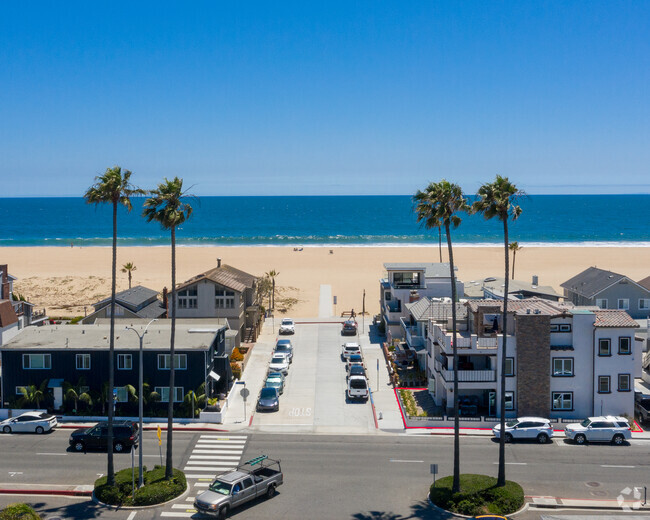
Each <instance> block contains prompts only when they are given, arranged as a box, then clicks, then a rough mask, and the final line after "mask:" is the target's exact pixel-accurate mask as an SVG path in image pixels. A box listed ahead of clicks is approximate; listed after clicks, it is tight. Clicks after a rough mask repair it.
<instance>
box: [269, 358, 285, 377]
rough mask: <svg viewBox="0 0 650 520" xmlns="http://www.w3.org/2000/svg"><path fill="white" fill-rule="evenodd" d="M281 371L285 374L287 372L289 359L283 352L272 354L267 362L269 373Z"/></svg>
mask: <svg viewBox="0 0 650 520" xmlns="http://www.w3.org/2000/svg"><path fill="white" fill-rule="evenodd" d="M272 372H282V373H283V374H284V375H285V376H286V375H288V374H289V360H288V359H287V356H286V355H285V354H280V353H277V354H273V356H272V357H271V362H270V363H269V373H272Z"/></svg>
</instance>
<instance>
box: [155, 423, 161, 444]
mask: <svg viewBox="0 0 650 520" xmlns="http://www.w3.org/2000/svg"><path fill="white" fill-rule="evenodd" d="M156 435H158V446H162V437H161V430H160V426H158V432H157V434H156Z"/></svg>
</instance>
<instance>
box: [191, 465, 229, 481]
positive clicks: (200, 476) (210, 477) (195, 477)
mask: <svg viewBox="0 0 650 520" xmlns="http://www.w3.org/2000/svg"><path fill="white" fill-rule="evenodd" d="M201 469H203V468H199V470H201ZM217 473H223V471H216V472H215V471H213V472H211V473H203V474H198V473H197V474H191V475H185V478H186V479H193V480H203V481H204V482H207V483H208V484H209V483H210V482H212V480H213V479H214V477H215V475H216V474H217Z"/></svg>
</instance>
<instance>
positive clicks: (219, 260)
mask: <svg viewBox="0 0 650 520" xmlns="http://www.w3.org/2000/svg"><path fill="white" fill-rule="evenodd" d="M217 267H221V258H217Z"/></svg>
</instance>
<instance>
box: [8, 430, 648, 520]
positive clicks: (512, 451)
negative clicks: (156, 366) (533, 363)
mask: <svg viewBox="0 0 650 520" xmlns="http://www.w3.org/2000/svg"><path fill="white" fill-rule="evenodd" d="M68 433H69V432H68ZM68 433H66V432H65V431H58V432H55V433H53V434H51V435H45V436H32V435H30V436H27V435H20V436H19V435H12V436H1V437H0V474H2V475H3V476H2V481H3V482H5V481H6V480H7V479H10V480H9V481H13V482H16V480H17V479H20V480H23V479H24V481H25V482H39V483H48V482H49V483H52V484H62V483H70V484H90V483H92V481H93V480H94V479H95V478H96V477H97V474H98V473H101V472H103V471H105V464H106V463H105V460H106V455H105V454H104V453H92V454H90V453H89V454H88V455H83V454H76V453H68V452H66V447H67V438H68ZM151 433H152V434H151V435H150V436H148V437H145V453H148V454H151V455H154V454H155V453H156V452H157V441H156V439H155V433H153V432H151ZM197 440H198V434H192V433H179V434H178V435H177V436H176V449H175V460H176V461H177V464H178V466H182V465H183V464H184V463H185V462H186V461H187V458H188V456H189V453H190V451H191V449H192V447H193V446H194V444H195V443H196V441H197ZM452 441H453V439H452V438H451V437H441V436H430V435H429V436H408V435H381V436H377V435H373V436H335V435H313V434H311V435H289V434H281V435H278V434H251V435H250V437H249V441H248V444H247V445H246V450H245V452H244V457H243V458H244V459H248V458H251V457H254V456H257V455H259V454H262V453H263V454H267V455H269V456H270V457H272V458H280V459H281V460H282V469H283V472H284V475H285V484H284V485H283V486H281V487H280V488H279V489H278V493H277V495H276V496H275V497H274V498H273V499H271V500H268V501H266V500H261V501H256V502H253V503H252V504H251V505H250V506H248V507H245V508H244V509H241V510H239V511H234V512H233V515H232V517H233V518H240V519H246V520H249V519H250V520H255V519H257V518H260V519H261V518H264V519H265V520H268V519H269V518H283V519H288V520H290V519H305V518H314V519H318V518H323V519H330V518H331V519H357V520H371V519H372V520H388V519H391V520H398V519H405V518H414V519H417V518H421V519H436V518H444V517H443V516H441V515H438V514H436V513H434V512H433V511H432V510H431V509H430V508H429V506H428V505H427V503H426V500H425V497H426V492H427V489H428V486H429V484H430V483H431V476H430V474H429V465H430V464H431V463H437V464H439V469H440V474H441V476H442V475H447V474H449V473H450V472H451V469H452V468H451V448H452ZM461 447H462V455H461V464H462V466H461V470H462V471H463V472H475V473H486V474H492V475H494V474H496V465H495V464H494V461H496V457H497V444H496V443H493V442H492V441H491V440H490V439H486V438H479V437H466V438H463V439H462V444H461ZM648 448H650V443H642V442H639V441H634V442H633V443H632V444H631V445H629V446H625V447H614V446H608V445H600V446H599V445H593V446H584V447H583V446H573V445H564V444H563V443H562V444H560V445H558V444H557V443H556V444H553V445H551V444H549V445H545V446H540V445H537V444H523V443H522V444H513V445H509V446H507V457H508V459H507V460H508V462H509V463H510V464H508V468H507V477H508V478H509V479H511V480H516V481H518V482H519V483H521V484H522V485H523V486H524V489H525V490H526V492H527V494H530V495H537V494H538V495H554V496H560V497H565V498H589V497H593V498H615V497H616V496H617V495H618V494H619V493H620V491H621V490H622V489H623V488H625V487H628V486H643V485H648V484H649V482H648V480H650V468H649V467H648V466H649V465H650V461H649V460H648V457H647V451H648ZM47 453H51V454H52V455H43V454H47ZM54 453H65V455H53V454H54ZM115 459H116V466H117V468H122V467H128V466H129V464H130V456H129V455H118V456H116V458H115ZM145 460H151V463H156V462H157V460H156V459H155V458H154V457H148V458H147V459H145ZM10 471H12V472H14V475H13V476H10V474H9V472H10ZM198 491H199V492H200V489H198ZM196 492H197V488H195V487H191V488H190V491H189V493H188V495H187V496H188V497H191V496H193V495H195V494H196ZM186 498H187V497H184V498H183V499H182V500H181V501H180V503H183V504H191V502H187V501H186ZM16 499H17V498H16V497H9V496H0V505H2V504H7V503H9V502H13V501H15V500H16ZM18 500H20V501H23V500H25V498H18ZM27 501H28V502H30V503H33V504H36V506H37V508H38V509H39V511H41V512H43V513H45V515H46V517H51V516H60V517H63V518H95V517H97V518H99V517H101V518H105V519H110V520H112V519H120V520H145V519H149V518H160V517H161V516H162V515H161V513H162V512H163V511H165V512H166V518H168V517H169V514H170V513H174V511H179V512H186V511H187V510H186V509H183V508H182V506H179V508H178V509H175V510H174V509H172V506H166V507H163V508H157V509H149V510H140V511H138V512H137V513H136V515H135V516H134V517H131V513H132V512H131V511H125V510H117V511H115V510H112V511H108V510H105V509H99V508H97V507H96V506H94V505H92V504H91V503H89V502H88V501H82V500H77V499H62V498H53V497H34V500H27ZM187 507H189V508H190V509H191V506H189V505H188V506H187ZM575 514H578V513H575ZM580 514H582V515H583V516H584V512H583V513H580ZM543 515H545V516H550V515H553V516H558V515H560V513H559V512H527V513H525V514H524V515H523V516H520V517H518V518H520V519H521V520H538V519H540V518H542V517H543ZM561 515H563V516H566V515H570V513H565V512H563V513H561ZM591 516H596V515H595V514H594V515H591Z"/></svg>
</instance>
